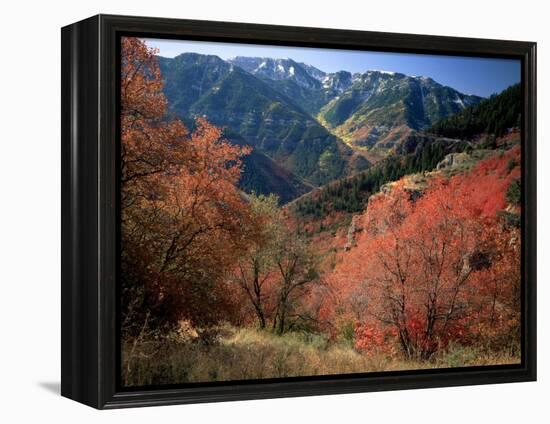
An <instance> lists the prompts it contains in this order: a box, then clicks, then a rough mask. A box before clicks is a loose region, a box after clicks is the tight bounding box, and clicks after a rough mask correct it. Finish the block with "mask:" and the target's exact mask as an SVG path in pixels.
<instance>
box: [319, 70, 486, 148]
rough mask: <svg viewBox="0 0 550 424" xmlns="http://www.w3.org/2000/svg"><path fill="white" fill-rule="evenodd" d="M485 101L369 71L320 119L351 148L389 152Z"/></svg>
mask: <svg viewBox="0 0 550 424" xmlns="http://www.w3.org/2000/svg"><path fill="white" fill-rule="evenodd" d="M480 100H481V98H480V97H477V96H469V95H465V94H462V93H460V92H458V91H456V90H454V89H452V88H450V87H445V86H443V85H441V84H438V83H437V82H435V81H434V80H433V79H431V78H426V77H410V76H407V75H404V74H400V73H394V72H381V71H368V72H366V73H364V74H361V75H359V74H356V75H354V76H353V83H352V84H351V86H350V87H348V88H347V89H346V90H345V91H343V92H342V94H341V95H339V96H337V97H335V98H334V99H333V100H331V101H330V102H329V103H328V104H327V105H325V106H324V107H323V108H322V109H321V111H320V113H319V116H318V119H319V120H320V121H321V122H323V123H324V124H325V126H326V127H327V128H330V129H331V131H332V132H334V133H335V134H337V135H338V136H340V137H341V138H342V139H344V140H345V141H346V142H348V144H350V145H352V146H357V147H363V148H381V149H387V148H391V147H393V146H394V145H396V144H397V143H399V142H400V141H401V140H403V139H404V138H406V137H407V136H408V135H410V134H411V133H412V132H414V131H418V130H422V129H425V128H427V127H429V126H430V125H431V124H433V123H434V122H436V121H438V120H440V119H442V118H445V117H447V116H450V115H452V114H455V113H457V112H460V111H462V110H463V109H464V108H465V107H467V106H469V105H473V104H477V103H479V101H480Z"/></svg>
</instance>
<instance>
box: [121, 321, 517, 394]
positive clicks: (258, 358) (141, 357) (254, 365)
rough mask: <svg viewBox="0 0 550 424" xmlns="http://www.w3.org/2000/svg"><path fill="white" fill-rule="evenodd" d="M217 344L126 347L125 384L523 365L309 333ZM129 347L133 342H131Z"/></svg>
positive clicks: (467, 351)
mask: <svg viewBox="0 0 550 424" xmlns="http://www.w3.org/2000/svg"><path fill="white" fill-rule="evenodd" d="M222 334H224V335H223V336H222V337H221V338H220V340H219V341H218V342H217V343H214V344H210V345H204V344H201V343H198V342H181V341H177V340H171V341H166V340H165V341H163V342H160V341H156V342H148V343H142V344H141V345H140V346H139V347H138V349H136V351H135V354H134V356H133V358H131V360H130V361H128V357H127V352H129V349H124V348H123V364H124V367H123V381H124V384H125V385H126V386H141V385H152V384H153V385H158V384H177V383H190V382H209V381H231V380H248V379H263V378H281V377H296V376H314V375H330V374H346V373H364V372H374V371H391V370H411V369H426V368H448V367H463V366H473V365H495V364H510V363H519V358H518V357H515V356H512V355H508V354H505V353H501V354H494V353H482V352H481V351H479V350H476V349H472V348H464V347H460V346H457V347H454V348H453V349H451V350H450V351H449V352H446V353H444V354H441V355H440V356H438V357H436V358H434V359H433V360H432V361H429V362H427V361H426V362H417V361H406V360H403V359H399V358H392V357H389V356H387V355H383V354H380V355H374V356H365V355H363V354H361V353H359V352H357V351H356V350H355V349H353V348H352V347H350V346H349V345H345V344H340V343H331V342H329V341H328V340H326V339H325V338H324V337H322V336H319V335H313V334H308V333H289V334H285V335H283V336H276V335H274V334H272V333H270V332H268V331H258V330H255V329H249V328H247V329H234V328H225V329H224V332H223V333H222ZM126 346H128V345H126Z"/></svg>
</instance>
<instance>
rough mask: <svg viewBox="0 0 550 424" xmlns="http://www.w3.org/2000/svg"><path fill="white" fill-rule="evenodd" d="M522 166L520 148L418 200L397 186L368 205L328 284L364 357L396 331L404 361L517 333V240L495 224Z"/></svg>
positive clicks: (442, 181)
mask: <svg viewBox="0 0 550 424" xmlns="http://www.w3.org/2000/svg"><path fill="white" fill-rule="evenodd" d="M518 163H519V149H518V148H514V149H511V150H510V151H508V152H506V153H503V154H501V155H499V154H496V155H494V156H493V157H491V158H489V159H487V160H484V161H482V162H480V163H479V164H478V165H477V166H476V167H474V168H473V169H472V170H471V171H470V172H465V173H463V174H458V175H455V176H453V177H451V178H445V177H442V176H439V177H432V178H431V179H430V181H429V187H428V188H426V189H424V190H422V192H420V193H419V192H418V191H416V192H415V189H414V188H411V187H407V185H406V184H405V182H404V180H401V181H399V182H397V183H395V184H392V185H391V187H388V188H384V189H383V190H382V192H381V193H379V194H378V195H375V196H373V197H372V198H371V200H370V201H369V204H368V207H367V211H366V213H364V214H363V216H362V217H361V221H362V225H363V227H364V228H365V231H364V232H363V233H361V234H360V235H359V236H358V238H357V246H356V247H354V248H352V249H351V250H350V251H349V252H346V253H342V255H341V261H340V263H338V264H337V265H336V267H335V270H334V272H332V273H331V274H330V275H329V277H328V280H329V282H330V284H331V287H332V288H333V291H334V292H335V293H338V295H337V298H338V299H337V300H336V301H335V307H334V309H333V311H332V314H333V317H334V319H335V320H338V319H341V318H338V317H342V316H344V317H347V318H346V319H351V320H355V321H356V322H359V323H360V330H358V331H357V332H356V342H357V344H358V347H359V348H361V349H363V350H367V351H368V349H369V347H368V346H375V347H376V346H378V345H379V344H380V343H381V340H389V339H387V338H384V337H382V334H384V331H386V330H388V329H393V331H395V332H396V334H398V336H399V337H397V338H396V339H394V342H395V340H399V345H400V346H401V350H402V351H403V352H404V353H405V354H406V355H407V356H417V357H420V358H428V357H430V356H431V355H432V354H433V353H435V352H436V351H438V350H439V349H441V348H444V347H445V346H446V345H447V343H448V342H449V341H451V340H455V341H461V342H466V341H467V340H471V339H472V337H473V336H474V333H473V332H475V331H478V330H479V328H485V327H486V325H487V324H486V323H488V322H490V323H492V324H491V325H493V326H498V325H500V324H499V322H504V321H505V322H508V323H509V322H510V320H512V321H513V320H514V319H515V320H516V321H515V322H516V325H519V321H518V317H519V297H518V296H519V292H520V290H519V281H520V275H519V271H520V269H519V263H520V256H519V255H520V246H519V232H518V230H516V229H510V228H508V227H506V226H504V225H503V224H502V222H501V220H500V218H499V217H498V216H497V212H499V211H501V210H503V209H504V208H506V207H507V205H506V200H505V192H506V189H507V187H508V185H509V184H510V181H511V180H512V179H514V178H517V177H518V173H519V169H518V166H517V164H518ZM360 299H364V301H363V302H359V300H360ZM338 308H339V309H338ZM342 311H343V312H342ZM499 320H500V321H499ZM482 324H483V325H482ZM503 328H504V324H503ZM507 328H508V329H509V326H508V327H507ZM476 329H477V330H476ZM507 331H508V330H507ZM475 337H483V335H482V334H479V333H477V334H476V336H475ZM388 343H390V342H388Z"/></svg>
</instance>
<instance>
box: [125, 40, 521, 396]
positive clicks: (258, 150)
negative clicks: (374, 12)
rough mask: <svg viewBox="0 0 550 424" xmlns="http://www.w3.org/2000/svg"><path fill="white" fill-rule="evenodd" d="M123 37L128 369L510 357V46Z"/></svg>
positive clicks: (473, 362)
mask: <svg viewBox="0 0 550 424" xmlns="http://www.w3.org/2000/svg"><path fill="white" fill-rule="evenodd" d="M120 55H121V57H120V70H121V75H120V96H121V98H120V128H121V133H120V272H119V281H118V284H119V294H120V305H119V318H120V320H119V321H120V329H119V330H120V331H119V333H120V361H119V362H120V376H119V377H120V381H121V385H122V386H123V387H129V388H130V387H144V386H164V385H182V384H183V385H185V384H190V383H211V382H235V381H258V380H265V379H281V378H293V377H309V376H330V375H342V374H344V375H345V374H365V375H368V373H373V372H386V371H404V370H418V369H445V368H457V367H472V366H491V365H513V364H520V362H521V318H522V317H521V307H520V300H521V292H522V288H521V265H520V263H521V119H522V117H521V113H520V112H521V104H522V101H521V86H520V84H521V69H520V61H519V60H510V59H499V58H483V57H458V56H444V55H425V54H411V53H395V52H387V53H384V52H369V51H348V50H337V49H317V48H307V47H284V46H267V45H252V44H248V45H247V44H236V43H221V42H201V41H185V40H162V39H147V38H136V37H122V39H121V48H120Z"/></svg>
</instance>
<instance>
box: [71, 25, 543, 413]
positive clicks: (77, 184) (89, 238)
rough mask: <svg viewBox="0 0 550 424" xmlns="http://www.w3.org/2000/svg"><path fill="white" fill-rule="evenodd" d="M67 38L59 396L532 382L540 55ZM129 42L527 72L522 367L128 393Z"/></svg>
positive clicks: (441, 43)
mask: <svg viewBox="0 0 550 424" xmlns="http://www.w3.org/2000/svg"><path fill="white" fill-rule="evenodd" d="M61 35H62V37H61V43H62V63H61V70H62V92H61V100H62V102H61V103H62V108H61V116H62V127H61V135H62V140H61V144H62V149H61V155H62V173H61V181H62V183H61V188H62V205H61V206H62V226H61V228H62V234H61V245H62V293H61V299H62V302H61V307H62V322H61V326H62V346H61V348H62V349H61V351H62V357H61V365H62V367H61V393H62V395H63V396H66V397H68V398H71V399H74V400H76V401H78V402H82V403H84V404H87V405H89V406H92V407H94V408H98V409H107V408H120V407H135V406H149V405H168V404H182V403H197V402H213V401H229V400H243V399H263V398H277V397H288V396H309V395H324V394H336V393H353V392H364V391H380V390H396V389H414V388H432V387H443V386H461V385H472V384H494V383H508V382H524V381H534V380H536V43H534V42H520V41H501V40H486V39H474V38H455V37H441V36H428V35H411V34H390V33H382V32H364V31H349V30H334V29H320V28H301V27H288V26H271V25H257V24H245V23H228V22H209V21H194V20H179V19H161V18H145V17H129V16H112V15H97V16H94V17H91V18H88V19H85V20H83V21H80V22H77V23H75V24H72V25H69V26H66V27H64V28H63V29H62V31H61ZM123 35H133V36H143V37H145V36H147V37H159V38H174V39H187V40H205V41H223V42H241V43H253V44H270V45H285V46H306V47H322V48H335V49H348V50H350V49H351V50H354V49H355V50H371V51H385V52H392V51H396V52H397V51H398V52H409V53H429V54H448V55H449V54H450V55H458V56H482V57H501V58H502V57H504V58H516V59H519V60H521V69H522V94H523V105H522V106H523V114H522V155H521V158H522V222H521V225H522V230H523V231H522V279H523V284H522V287H523V289H522V318H523V319H522V363H521V365H517V366H486V367H471V368H457V369H437V370H422V371H401V372H383V373H371V374H368V375H339V376H326V377H313V378H298V379H281V380H276V381H273V380H267V381H251V382H247V383H238V384H237V383H231V382H229V383H227V384H195V385H193V386H188V387H163V388H160V387H159V388H143V389H136V390H122V389H121V387H120V384H119V378H118V369H119V361H118V348H119V347H118V327H119V326H118V320H117V313H116V311H117V303H118V302H117V257H118V253H119V249H118V245H117V236H118V233H117V231H118V222H117V221H118V217H119V210H118V193H119V188H120V187H119V181H118V175H119V174H118V158H119V156H118V151H119V150H118V144H119V140H118V131H119V125H118V110H119V104H118V102H119V96H118V83H119V70H120V68H119V57H120V50H119V45H120V43H119V40H120V37H121V36H123Z"/></svg>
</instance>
